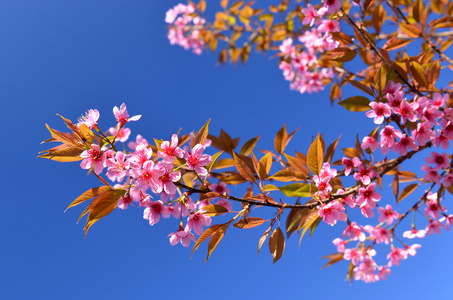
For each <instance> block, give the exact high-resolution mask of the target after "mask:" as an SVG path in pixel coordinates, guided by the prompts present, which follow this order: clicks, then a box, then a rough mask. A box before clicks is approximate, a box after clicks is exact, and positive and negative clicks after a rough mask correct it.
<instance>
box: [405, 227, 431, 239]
mask: <svg viewBox="0 0 453 300" xmlns="http://www.w3.org/2000/svg"><path fill="white" fill-rule="evenodd" d="M425 235H426V230H424V229H422V230H416V229H415V227H412V230H408V231H405V232H403V237H404V238H407V239H413V238H419V239H422V238H424V237H425Z"/></svg>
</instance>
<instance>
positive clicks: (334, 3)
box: [324, 0, 341, 14]
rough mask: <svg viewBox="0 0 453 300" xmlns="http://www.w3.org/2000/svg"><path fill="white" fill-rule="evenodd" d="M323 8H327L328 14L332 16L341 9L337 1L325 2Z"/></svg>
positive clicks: (326, 0)
mask: <svg viewBox="0 0 453 300" xmlns="http://www.w3.org/2000/svg"><path fill="white" fill-rule="evenodd" d="M324 6H325V7H326V8H327V12H328V13H330V14H333V13H335V11H336V10H337V9H340V8H341V2H340V1H338V0H325V1H324Z"/></svg>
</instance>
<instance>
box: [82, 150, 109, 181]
mask: <svg viewBox="0 0 453 300" xmlns="http://www.w3.org/2000/svg"><path fill="white" fill-rule="evenodd" d="M80 157H82V158H84V160H82V162H81V163H80V167H82V169H91V168H92V167H93V168H94V170H93V171H94V173H96V174H98V175H99V174H100V173H101V172H102V169H104V163H105V160H106V156H105V154H104V152H103V151H101V150H99V146H98V145H96V144H92V145H91V149H88V150H85V151H83V152H82V153H81V154H80Z"/></svg>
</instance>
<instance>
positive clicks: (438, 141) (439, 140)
mask: <svg viewBox="0 0 453 300" xmlns="http://www.w3.org/2000/svg"><path fill="white" fill-rule="evenodd" d="M441 122H442V121H441ZM431 141H432V142H433V145H434V146H435V147H436V148H439V146H440V145H442V148H443V149H444V150H446V149H447V148H448V146H449V145H450V141H449V140H448V137H447V136H446V135H444V134H443V131H441V130H440V129H437V134H436V137H435V138H434V139H431Z"/></svg>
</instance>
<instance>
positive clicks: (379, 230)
mask: <svg viewBox="0 0 453 300" xmlns="http://www.w3.org/2000/svg"><path fill="white" fill-rule="evenodd" d="M365 230H366V231H367V232H368V233H369V234H370V238H372V239H375V240H376V243H378V244H381V243H385V244H386V245H388V244H389V243H390V232H389V231H388V230H387V229H385V228H384V227H381V226H376V227H373V226H371V225H365Z"/></svg>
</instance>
